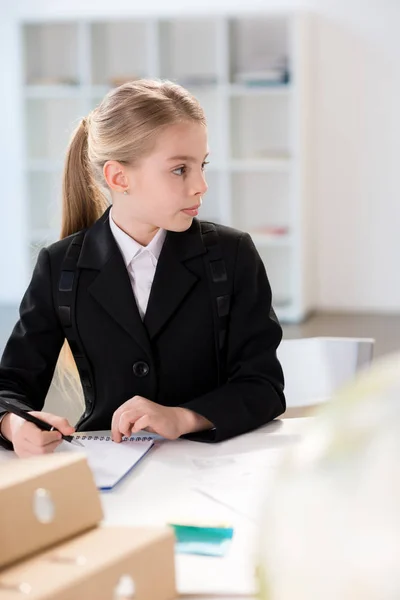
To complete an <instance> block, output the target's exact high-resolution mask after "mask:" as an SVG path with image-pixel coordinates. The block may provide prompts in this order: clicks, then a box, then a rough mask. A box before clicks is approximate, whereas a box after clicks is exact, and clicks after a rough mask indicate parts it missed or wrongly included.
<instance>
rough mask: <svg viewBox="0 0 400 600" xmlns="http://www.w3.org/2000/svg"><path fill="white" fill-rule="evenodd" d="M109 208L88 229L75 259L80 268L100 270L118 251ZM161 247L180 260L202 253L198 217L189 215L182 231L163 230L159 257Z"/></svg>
mask: <svg viewBox="0 0 400 600" xmlns="http://www.w3.org/2000/svg"><path fill="white" fill-rule="evenodd" d="M110 210H111V207H109V208H108V209H107V210H106V211H105V213H104V214H103V215H102V216H101V217H100V219H98V221H96V222H95V223H94V225H92V226H91V227H90V228H89V229H88V231H87V233H86V235H85V239H84V241H83V245H82V250H81V254H80V257H79V261H78V267H79V268H80V269H97V270H101V269H102V268H103V267H104V265H106V264H107V262H108V261H109V260H110V258H111V257H112V256H113V255H114V254H116V253H118V254H120V250H119V248H118V245H117V243H116V241H115V238H114V236H113V235H112V233H111V228H110V222H109V218H110ZM165 247H167V248H169V251H168V254H172V255H173V256H174V257H175V258H176V260H178V261H181V262H183V261H186V260H188V259H190V258H193V257H195V256H199V255H201V254H204V253H205V252H206V250H205V248H204V245H203V242H202V239H201V232H200V223H199V221H198V220H197V219H193V222H192V225H191V227H190V228H189V229H187V230H186V231H183V232H175V231H167V235H166V238H165V242H164V245H163V249H162V251H161V255H160V257H159V258H160V259H161V257H162V254H163V252H164V248H165Z"/></svg>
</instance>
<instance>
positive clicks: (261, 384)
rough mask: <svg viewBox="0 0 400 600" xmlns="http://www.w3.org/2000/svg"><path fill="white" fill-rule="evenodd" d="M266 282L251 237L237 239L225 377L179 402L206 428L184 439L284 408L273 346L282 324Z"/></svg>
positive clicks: (243, 427) (229, 432)
mask: <svg viewBox="0 0 400 600" xmlns="http://www.w3.org/2000/svg"><path fill="white" fill-rule="evenodd" d="M271 300H272V299H271V287H270V284H269V281H268V278H267V275H266V272H265V268H264V264H263V262H262V260H261V258H260V255H259V254H258V252H257V249H256V248H255V246H254V244H253V241H252V239H251V237H250V236H249V235H248V234H247V233H243V234H242V236H241V237H240V239H239V244H238V251H237V258H236V264H235V272H234V288H233V296H232V306H231V313H230V321H229V329H228V339H227V382H226V383H225V384H223V385H222V386H220V387H219V388H217V389H215V390H213V391H211V392H209V393H207V394H206V395H204V396H201V397H199V398H196V399H194V400H192V401H190V402H187V403H185V404H184V405H182V406H183V407H184V408H189V409H191V410H193V411H195V412H197V413H199V414H200V415H203V416H204V417H206V418H207V419H209V420H210V421H211V422H212V423H214V425H215V429H214V430H211V431H205V432H199V433H196V434H190V435H188V436H185V437H188V438H190V439H194V440H196V439H197V440H198V441H208V442H218V441H222V440H224V439H227V438H230V437H233V436H235V435H239V434H241V433H245V432H247V431H250V430H252V429H255V428H257V427H259V426H261V425H264V424H265V423H268V422H269V421H271V420H272V419H274V418H276V417H278V416H279V415H281V414H282V413H283V412H284V411H285V410H286V402H285V396H284V393H283V388H284V378H283V372H282V368H281V365H280V363H279V361H278V359H277V356H276V349H277V347H278V346H279V344H280V342H281V339H282V329H281V327H280V325H279V323H278V321H277V319H276V317H275V314H274V312H273V310H271Z"/></svg>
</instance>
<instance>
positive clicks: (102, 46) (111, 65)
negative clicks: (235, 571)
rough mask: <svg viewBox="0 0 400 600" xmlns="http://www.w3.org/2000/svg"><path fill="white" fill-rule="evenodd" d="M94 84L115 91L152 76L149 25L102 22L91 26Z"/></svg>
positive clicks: (140, 22)
mask: <svg viewBox="0 0 400 600" xmlns="http://www.w3.org/2000/svg"><path fill="white" fill-rule="evenodd" d="M91 65H92V78H91V80H92V83H93V84H95V85H102V86H103V85H105V86H109V87H114V86H116V85H120V84H121V83H124V82H125V81H131V80H132V79H137V78H139V77H146V75H147V73H148V57H147V23H146V21H144V20H143V21H141V20H137V21H136V20H132V21H128V20H124V21H114V22H98V23H94V24H92V26H91Z"/></svg>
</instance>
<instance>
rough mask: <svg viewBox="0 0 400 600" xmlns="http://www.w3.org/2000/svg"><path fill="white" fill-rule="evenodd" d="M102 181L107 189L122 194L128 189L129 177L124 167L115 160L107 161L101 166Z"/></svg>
mask: <svg viewBox="0 0 400 600" xmlns="http://www.w3.org/2000/svg"><path fill="white" fill-rule="evenodd" d="M103 175H104V179H105V180H106V182H107V185H108V187H109V188H110V189H111V190H114V191H115V192H119V193H120V194H123V193H124V192H125V191H126V190H128V188H129V177H128V174H127V171H126V167H125V166H124V165H122V164H121V163H119V162H118V161H116V160H108V161H107V162H106V163H105V164H104V166H103Z"/></svg>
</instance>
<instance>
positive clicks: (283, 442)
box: [102, 419, 310, 600]
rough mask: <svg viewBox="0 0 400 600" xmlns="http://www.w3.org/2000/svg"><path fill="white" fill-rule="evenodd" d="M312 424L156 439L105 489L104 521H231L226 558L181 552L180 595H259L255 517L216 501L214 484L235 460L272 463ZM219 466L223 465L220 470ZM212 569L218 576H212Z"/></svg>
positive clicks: (196, 598)
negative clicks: (224, 437) (210, 439)
mask: <svg viewBox="0 0 400 600" xmlns="http://www.w3.org/2000/svg"><path fill="white" fill-rule="evenodd" d="M309 421H310V419H287V420H277V421H274V422H273V423H270V424H268V425H266V426H265V427H262V428H260V429H258V430H257V431H254V432H251V433H249V434H245V435H242V436H239V437H237V438H235V439H232V440H228V441H226V442H222V443H220V444H202V443H198V442H189V441H187V440H177V441H174V442H161V443H160V444H157V445H156V447H155V448H153V449H152V450H151V452H150V453H149V455H148V456H147V457H146V459H144V460H143V461H142V462H141V463H140V464H139V465H138V466H137V467H136V468H135V469H134V470H133V471H132V473H131V474H130V475H129V476H128V477H127V478H126V479H125V480H124V481H122V482H121V483H120V484H119V486H118V487H117V488H116V489H115V490H113V491H112V492H108V493H103V494H102V503H103V508H104V513H105V524H107V525H121V524H125V525H165V524H166V523H168V522H190V521H192V522H193V521H194V522H198V521H205V522H212V523H215V522H217V523H227V524H229V525H232V526H233V527H234V530H235V533H234V537H233V540H232V544H231V546H230V550H229V553H228V555H227V556H226V557H224V558H213V557H203V556H201V557H200V556H189V555H177V563H176V566H177V584H178V590H179V591H180V593H181V594H182V596H181V597H182V598H190V599H191V600H200V599H206V598H207V600H212V599H213V598H215V599H216V598H221V597H224V596H223V593H225V597H226V598H228V597H229V598H232V599H233V598H235V599H236V600H238V599H240V598H242V599H244V598H252V597H254V594H255V581H254V575H253V574H254V565H255V548H256V540H257V528H256V524H255V521H254V520H253V519H252V518H251V517H249V514H248V513H247V514H246V513H245V512H243V511H240V510H237V507H235V503H234V502H233V504H232V505H231V506H228V505H226V504H225V505H224V504H222V503H221V502H220V501H216V500H215V499H213V498H212V497H211V496H212V494H213V493H214V491H215V487H213V485H212V482H213V481H215V477H216V476H217V477H218V474H219V473H222V472H223V473H225V472H228V473H231V474H232V473H235V469H236V463H235V460H236V459H238V460H239V459H240V460H242V461H245V462H246V461H247V464H252V463H254V462H257V459H259V458H261V459H262V461H264V463H263V465H265V464H266V466H267V467H268V459H269V457H272V456H274V457H276V456H277V454H280V452H281V451H283V450H284V449H285V448H286V447H290V446H293V445H295V444H296V443H297V442H299V441H300V439H301V437H302V435H303V432H304V430H305V429H306V427H307V425H308V422H309ZM272 463H273V461H272ZM259 464H261V463H259ZM215 465H217V466H218V465H219V470H218V468H217V470H215V468H214V466H215ZM224 465H227V468H226V469H225V468H224ZM267 470H268V469H267ZM264 471H265V468H264V466H263V472H264ZM227 477H229V474H228V475H227ZM213 478H214V479H213ZM223 478H224V476H223ZM229 483H230V482H229V481H227V485H229ZM264 483H265V482H264ZM236 485H238V482H237V481H236ZM223 486H224V482H220V483H219V486H218V484H217V486H216V487H217V488H218V487H219V488H220V489H221V487H223ZM239 486H240V482H239ZM201 488H203V489H206V490H208V491H209V492H210V496H206V495H205V494H204V493H201ZM263 489H264V488H263ZM199 490H200V491H199ZM233 500H234V499H233ZM206 573H207V574H210V575H211V573H212V574H213V575H212V577H208V578H206Z"/></svg>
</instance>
